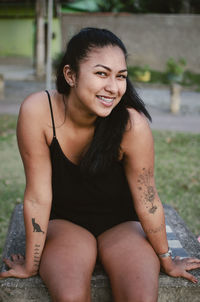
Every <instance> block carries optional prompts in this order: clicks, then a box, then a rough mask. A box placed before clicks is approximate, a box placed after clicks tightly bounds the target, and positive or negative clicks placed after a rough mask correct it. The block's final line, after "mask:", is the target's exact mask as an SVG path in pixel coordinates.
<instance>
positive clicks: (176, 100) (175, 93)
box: [170, 83, 181, 114]
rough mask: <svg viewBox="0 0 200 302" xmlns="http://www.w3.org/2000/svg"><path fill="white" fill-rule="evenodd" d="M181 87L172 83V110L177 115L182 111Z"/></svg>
mask: <svg viewBox="0 0 200 302" xmlns="http://www.w3.org/2000/svg"><path fill="white" fill-rule="evenodd" d="M180 93H181V86H180V85H179V84H175V83H172V84H171V86H170V95H171V100H170V110H171V113H173V114H177V113H179V111H180V105H181V96H180Z"/></svg>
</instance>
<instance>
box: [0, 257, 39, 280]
mask: <svg viewBox="0 0 200 302" xmlns="http://www.w3.org/2000/svg"><path fill="white" fill-rule="evenodd" d="M11 259H12V260H10V259H4V260H3V261H4V262H5V264H6V265H7V266H8V267H9V270H8V271H5V272H1V273H0V279H3V278H9V277H14V278H28V277H31V276H34V275H36V274H37V272H28V271H27V269H26V267H25V259H24V257H23V256H22V255H20V254H18V255H11Z"/></svg>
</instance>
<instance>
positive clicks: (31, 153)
mask: <svg viewBox="0 0 200 302" xmlns="http://www.w3.org/2000/svg"><path fill="white" fill-rule="evenodd" d="M44 98H45V95H44V93H43V92H41V93H37V94H33V95H31V96H29V97H28V98H27V99H26V100H25V101H24V103H23V104H22V106H21V109H20V114H19V119H18V126H17V138H18V145H19V150H20V153H21V157H22V160H23V164H24V169H25V175H26V188H25V194H24V222H25V230H26V256H25V260H22V257H20V256H17V255H15V256H13V260H8V259H7V260H5V263H6V264H7V265H8V266H9V268H10V269H9V270H8V271H7V272H3V273H1V274H0V278H6V277H18V278H27V277H30V276H33V275H36V274H37V272H38V268H39V263H40V258H41V254H42V250H43V247H44V243H45V239H46V234H47V227H48V221H49V214H50V209H51V200H52V188H51V161H50V154H49V147H48V144H47V142H46V137H45V128H47V127H48V122H47V121H46V120H45V116H46V114H45V115H44V116H43V112H44V111H45V110H44V108H45V107H46V104H47V102H46V103H45V102H44V100H45V99H44ZM40 99H41V102H40V101H39V100H40ZM45 109H46V108H45Z"/></svg>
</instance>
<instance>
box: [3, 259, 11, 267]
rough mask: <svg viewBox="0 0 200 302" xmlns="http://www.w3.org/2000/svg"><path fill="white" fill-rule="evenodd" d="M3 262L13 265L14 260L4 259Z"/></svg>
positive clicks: (9, 265)
mask: <svg viewBox="0 0 200 302" xmlns="http://www.w3.org/2000/svg"><path fill="white" fill-rule="evenodd" d="M3 262H4V263H5V264H6V265H7V266H8V267H9V268H12V267H13V262H12V261H11V260H10V259H3Z"/></svg>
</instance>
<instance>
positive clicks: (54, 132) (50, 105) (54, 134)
mask: <svg viewBox="0 0 200 302" xmlns="http://www.w3.org/2000/svg"><path fill="white" fill-rule="evenodd" d="M45 92H46V93H47V96H48V100H49V107H50V111H51V120H52V126H53V137H56V129H55V123H54V117H53V109H52V104H51V97H50V94H49V92H48V90H45Z"/></svg>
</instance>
